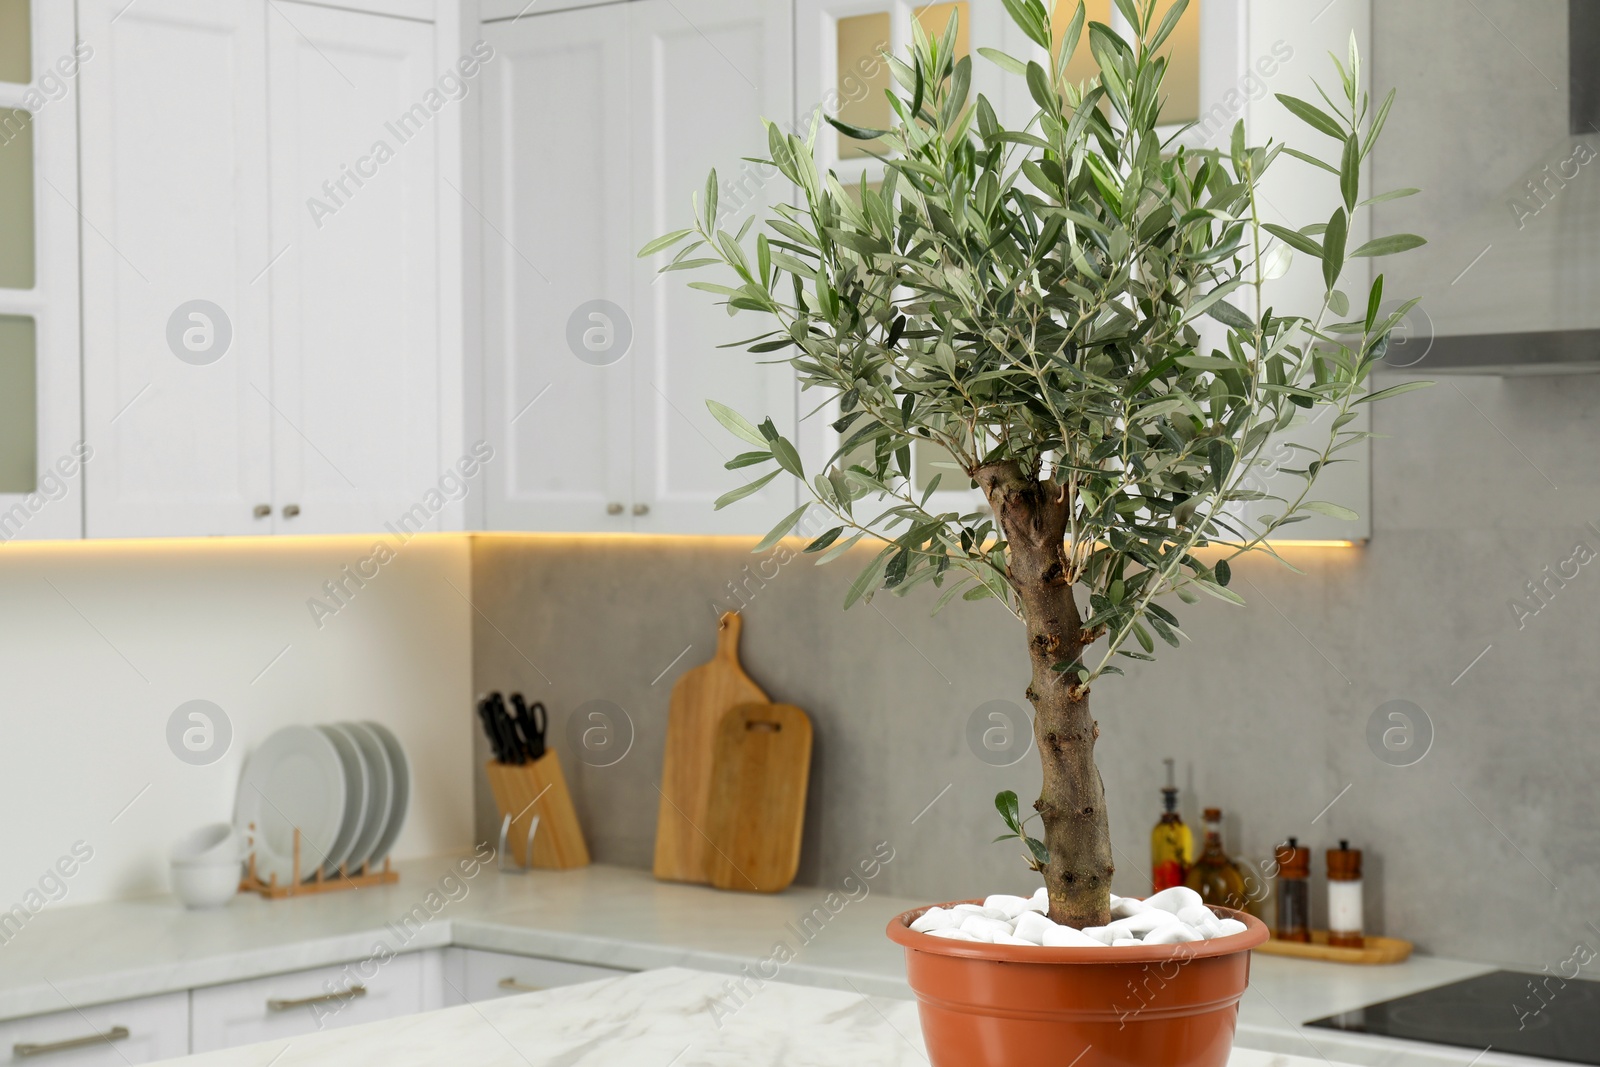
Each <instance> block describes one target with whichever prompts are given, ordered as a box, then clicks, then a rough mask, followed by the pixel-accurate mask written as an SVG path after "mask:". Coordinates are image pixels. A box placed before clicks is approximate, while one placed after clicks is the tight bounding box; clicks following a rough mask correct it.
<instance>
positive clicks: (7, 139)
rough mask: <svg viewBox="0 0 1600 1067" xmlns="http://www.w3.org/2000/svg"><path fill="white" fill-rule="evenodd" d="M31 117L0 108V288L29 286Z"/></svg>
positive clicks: (31, 211) (31, 268)
mask: <svg viewBox="0 0 1600 1067" xmlns="http://www.w3.org/2000/svg"><path fill="white" fill-rule="evenodd" d="M33 196H34V192H33V116H32V115H30V114H29V113H28V112H26V111H21V110H17V109H12V108H0V289H32V288H33V277H34V269H33Z"/></svg>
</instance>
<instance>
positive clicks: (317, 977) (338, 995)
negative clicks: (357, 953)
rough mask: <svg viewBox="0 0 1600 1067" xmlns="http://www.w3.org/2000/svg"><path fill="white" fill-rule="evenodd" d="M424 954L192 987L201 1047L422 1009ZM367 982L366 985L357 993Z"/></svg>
mask: <svg viewBox="0 0 1600 1067" xmlns="http://www.w3.org/2000/svg"><path fill="white" fill-rule="evenodd" d="M422 956H423V953H420V952H413V953H409V954H407V955H404V956H391V957H390V958H389V959H388V961H387V962H383V963H380V962H379V960H378V958H376V957H373V958H370V959H367V960H362V961H358V962H356V963H349V964H343V965H339V966H334V967H318V968H316V969H315V970H310V971H294V972H291V973H289V974H279V975H273V976H272V977H271V978H256V979H252V980H250V981H248V982H234V983H232V984H230V985H218V986H208V987H206V988H204V989H196V990H194V991H193V992H192V993H191V994H190V1001H189V1013H190V1020H191V1029H190V1040H191V1045H192V1049H191V1051H194V1052H212V1051H214V1050H216V1049H222V1048H233V1047H234V1046H236V1045H248V1044H251V1043H253V1042H256V1041H272V1040H277V1039H282V1038H291V1037H297V1036H299V1035H301V1034H312V1033H316V1032H317V1031H319V1030H330V1029H334V1028H336V1027H342V1026H354V1025H356V1024H357V1023H370V1022H377V1021H378V1020H381V1019H392V1018H394V1017H395V1016H398V1015H410V1014H413V1013H415V1012H419V1011H422V1010H423V1008H424V1006H425V1005H424V997H423V990H422V982H423V976H424V972H425V967H424V962H423V959H422ZM356 988H359V989H361V990H364V992H362V993H360V994H357V995H354V996H352V995H350V992H351V991H353V990H354V989H356Z"/></svg>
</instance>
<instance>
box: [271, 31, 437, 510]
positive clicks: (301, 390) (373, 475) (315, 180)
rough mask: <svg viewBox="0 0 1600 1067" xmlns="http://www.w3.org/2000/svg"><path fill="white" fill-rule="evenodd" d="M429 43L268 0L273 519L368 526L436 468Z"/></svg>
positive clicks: (427, 35) (400, 505) (414, 497)
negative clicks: (275, 511)
mask: <svg viewBox="0 0 1600 1067" xmlns="http://www.w3.org/2000/svg"><path fill="white" fill-rule="evenodd" d="M433 52H434V50H433V27H432V26H431V25H429V24H427V23H423V22H415V21H411V20H408V19H400V18H381V17H373V16H371V15H365V14H360V13H357V12H352V11H341V10H336V9H333V8H327V7H319V6H315V5H311V4H304V3H296V2H294V0H274V3H273V4H272V12H271V17H269V18H268V20H267V56H268V72H267V80H268V84H269V85H270V86H271V91H270V94H269V98H268V114H269V116H270V123H271V128H270V132H269V141H270V144H271V174H272V181H271V188H272V194H271V195H272V211H271V216H272V248H273V255H274V256H275V257H276V262H275V264H274V266H273V267H272V269H271V270H270V271H269V272H268V274H267V277H266V278H265V279H264V280H263V281H264V284H267V285H268V286H269V289H270V292H271V294H272V344H271V367H272V389H271V395H272V397H273V403H272V457H273V493H272V499H273V500H274V501H276V502H277V503H278V515H277V528H278V530H279V531H280V532H291V533H338V532H345V531H353V530H379V529H381V528H382V527H383V523H384V522H385V521H394V520H397V519H399V518H400V516H401V515H402V514H403V513H405V512H406V511H407V510H408V509H409V508H410V507H411V506H412V505H413V504H416V503H417V502H418V500H419V498H420V497H421V496H422V494H423V493H424V492H425V491H426V490H427V488H428V487H429V485H430V484H431V483H432V482H434V481H436V480H437V478H438V477H439V463H440V460H439V457H440V453H441V443H440V433H439V423H440V372H441V368H440V343H439V274H438V269H437V261H438V255H437V245H438V218H439V211H438V197H437V190H438V180H437V178H436V174H437V168H438V162H439V158H438V157H439V153H438V137H437V123H438V111H437V110H435V109H434V108H433V107H430V98H429V97H428V95H427V94H428V93H429V91H430V89H432V87H433V82H434V79H435V77H436V75H437V72H436V71H435V69H434V66H435V63H434V54H433ZM431 102H432V103H435V104H438V105H439V109H441V110H442V108H443V107H449V106H454V105H453V104H452V103H451V102H450V101H449V99H448V97H445V96H443V95H442V94H436V95H435V97H434V98H433V99H432V101H431ZM429 528H434V527H433V525H432V524H431V523H430V526H429Z"/></svg>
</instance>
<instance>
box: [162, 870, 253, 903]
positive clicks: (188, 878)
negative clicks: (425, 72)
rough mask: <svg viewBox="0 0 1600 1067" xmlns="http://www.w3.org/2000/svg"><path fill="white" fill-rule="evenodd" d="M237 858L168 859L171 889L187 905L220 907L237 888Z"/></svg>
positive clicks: (232, 895) (231, 897) (238, 873)
mask: <svg viewBox="0 0 1600 1067" xmlns="http://www.w3.org/2000/svg"><path fill="white" fill-rule="evenodd" d="M239 879H240V869H239V861H238V860H227V859H224V860H210V861H207V862H204V863H180V862H178V861H177V860H174V861H173V862H172V892H173V894H174V895H176V896H177V898H178V899H179V900H181V901H183V904H184V907H187V908H220V907H222V906H223V905H224V904H226V903H228V901H230V900H232V899H233V898H234V895H235V894H237V893H238V892H239Z"/></svg>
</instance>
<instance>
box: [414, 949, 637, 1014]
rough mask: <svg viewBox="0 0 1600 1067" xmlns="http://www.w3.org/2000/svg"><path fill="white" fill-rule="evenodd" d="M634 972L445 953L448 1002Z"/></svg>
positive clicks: (495, 954) (505, 956)
mask: <svg viewBox="0 0 1600 1067" xmlns="http://www.w3.org/2000/svg"><path fill="white" fill-rule="evenodd" d="M633 973H635V972H633V971H627V970H622V969H620V968H616V967H597V966H595V965H594V964H590V963H569V962H568V961H566V960H552V959H545V958H543V957H540V956H515V955H511V954H510V953H505V952H488V951H485V950H483V949H476V948H449V949H446V950H445V954H444V974H445V982H444V985H445V1003H446V1004H460V1003H463V1002H475V1001H480V1000H493V999H495V998H496V997H512V996H516V995H517V994H519V993H536V992H538V991H539V990H541V989H554V988H555V987H556V986H564V985H580V984H582V983H584V982H596V981H599V980H600V979H602V978H620V977H622V976H623V975H628V974H633Z"/></svg>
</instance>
